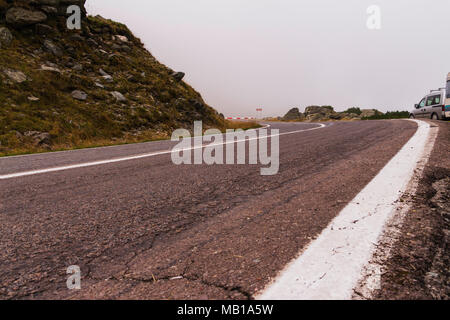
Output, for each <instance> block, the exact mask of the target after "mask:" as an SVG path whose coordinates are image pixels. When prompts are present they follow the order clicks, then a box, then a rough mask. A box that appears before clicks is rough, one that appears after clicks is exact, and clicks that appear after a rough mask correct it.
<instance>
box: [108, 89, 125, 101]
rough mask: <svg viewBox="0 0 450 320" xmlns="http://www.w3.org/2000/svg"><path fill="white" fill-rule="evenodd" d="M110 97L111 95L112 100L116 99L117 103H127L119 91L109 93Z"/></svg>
mask: <svg viewBox="0 0 450 320" xmlns="http://www.w3.org/2000/svg"><path fill="white" fill-rule="evenodd" d="M111 95H112V96H113V97H114V98H116V100H117V101H118V102H125V101H127V98H125V97H124V96H123V94H121V93H120V92H119V91H113V92H111Z"/></svg>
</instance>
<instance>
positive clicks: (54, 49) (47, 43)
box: [44, 40, 63, 57]
mask: <svg viewBox="0 0 450 320" xmlns="http://www.w3.org/2000/svg"><path fill="white" fill-rule="evenodd" d="M44 48H45V49H46V50H47V51H49V52H50V53H52V54H54V55H55V56H57V57H62V55H63V53H62V50H61V48H59V47H58V46H57V45H56V44H54V43H53V42H52V41H51V40H45V41H44Z"/></svg>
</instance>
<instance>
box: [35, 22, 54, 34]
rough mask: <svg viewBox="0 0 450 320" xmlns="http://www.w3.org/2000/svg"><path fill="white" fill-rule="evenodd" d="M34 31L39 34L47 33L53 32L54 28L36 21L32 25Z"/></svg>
mask: <svg viewBox="0 0 450 320" xmlns="http://www.w3.org/2000/svg"><path fill="white" fill-rule="evenodd" d="M34 28H35V30H36V33H37V34H40V35H49V34H52V33H54V32H55V30H54V29H53V28H52V27H50V26H49V25H46V24H42V23H38V24H36V25H35V26H34Z"/></svg>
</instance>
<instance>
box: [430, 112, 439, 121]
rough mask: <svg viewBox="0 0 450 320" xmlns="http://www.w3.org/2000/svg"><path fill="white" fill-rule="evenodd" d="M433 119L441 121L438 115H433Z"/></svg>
mask: <svg viewBox="0 0 450 320" xmlns="http://www.w3.org/2000/svg"><path fill="white" fill-rule="evenodd" d="M431 119H433V120H439V117H438V115H437V114H436V113H433V115H432V116H431Z"/></svg>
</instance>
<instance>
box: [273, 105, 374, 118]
mask: <svg viewBox="0 0 450 320" xmlns="http://www.w3.org/2000/svg"><path fill="white" fill-rule="evenodd" d="M381 114H382V112H380V111H378V110H375V109H363V110H360V109H359V108H350V109H348V110H347V111H344V112H336V111H334V108H333V107H331V106H321V107H320V106H310V107H307V108H306V109H305V112H304V113H301V112H300V110H299V109H298V108H292V109H291V110H289V112H288V113H287V114H286V115H285V116H284V117H283V118H281V119H282V120H284V121H333V120H334V121H336V120H361V119H365V118H370V117H373V116H375V115H381Z"/></svg>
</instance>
